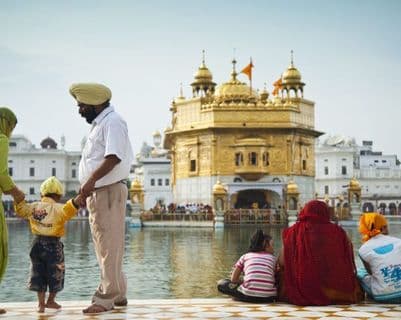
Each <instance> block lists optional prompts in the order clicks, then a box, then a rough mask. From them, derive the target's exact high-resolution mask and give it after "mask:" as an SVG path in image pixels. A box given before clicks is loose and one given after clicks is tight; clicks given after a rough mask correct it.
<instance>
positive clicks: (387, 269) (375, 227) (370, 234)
mask: <svg viewBox="0 0 401 320" xmlns="http://www.w3.org/2000/svg"><path fill="white" fill-rule="evenodd" d="M359 232H360V233H361V235H362V242H363V244H362V246H361V247H360V248H359V251H358V252H359V257H360V258H361V260H362V262H363V264H364V266H365V269H366V270H365V269H360V270H358V278H359V281H360V282H361V285H362V287H363V289H364V290H365V291H366V292H367V293H368V295H369V296H370V297H372V298H373V299H374V300H376V301H378V302H384V303H401V239H398V238H395V237H391V236H389V235H388V225H387V220H386V218H385V217H384V216H383V215H382V214H380V213H376V212H369V213H364V214H363V215H362V216H361V218H360V220H359Z"/></svg>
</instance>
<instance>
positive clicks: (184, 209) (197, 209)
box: [150, 203, 213, 214]
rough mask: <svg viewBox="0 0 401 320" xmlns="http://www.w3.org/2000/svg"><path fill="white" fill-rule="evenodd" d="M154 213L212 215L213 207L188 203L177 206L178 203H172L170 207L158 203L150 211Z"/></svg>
mask: <svg viewBox="0 0 401 320" xmlns="http://www.w3.org/2000/svg"><path fill="white" fill-rule="evenodd" d="M150 211H151V212H152V213H160V214H168V213H179V214H198V213H207V214H212V213H213V209H212V206H210V205H208V204H203V203H187V204H181V205H177V204H176V203H170V204H169V205H168V206H166V205H165V204H160V203H156V205H155V206H154V207H153V208H151V209H150Z"/></svg>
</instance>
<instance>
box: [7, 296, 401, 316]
mask: <svg viewBox="0 0 401 320" xmlns="http://www.w3.org/2000/svg"><path fill="white" fill-rule="evenodd" d="M59 303H61V304H62V305H63V308H62V309H61V310H60V311H51V310H49V311H48V310H46V312H45V313H44V314H39V313H37V312H36V302H19V303H2V304H1V307H3V308H6V310H7V313H6V314H4V315H0V320H3V319H10V320H12V319H15V320H17V319H18V320H23V319H24V320H25V319H32V320H45V319H49V320H53V319H54V320H56V319H57V320H58V319H60V320H61V319H65V320H78V319H85V320H90V319H93V320H95V319H99V320H100V319H108V320H120V319H165V320H177V319H227V318H229V319H331V320H334V319H369V318H372V319H373V318H374V320H380V319H401V305H387V304H372V303H365V304H356V305H349V306H348V305H347V306H338V305H336V306H325V307H297V306H293V305H289V304H283V303H274V304H269V305H266V304H249V303H243V302H236V301H233V300H231V299H228V298H227V299H226V298H224V299H172V300H129V301H128V306H127V307H124V308H116V309H114V310H113V311H111V312H109V313H105V314H102V315H97V316H88V315H83V314H82V309H83V308H84V307H86V306H87V301H64V302H59Z"/></svg>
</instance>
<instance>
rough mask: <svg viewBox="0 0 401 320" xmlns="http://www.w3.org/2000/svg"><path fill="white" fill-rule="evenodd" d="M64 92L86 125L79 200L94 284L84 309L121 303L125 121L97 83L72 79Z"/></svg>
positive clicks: (127, 150) (127, 153) (129, 156)
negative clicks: (96, 274)
mask: <svg viewBox="0 0 401 320" xmlns="http://www.w3.org/2000/svg"><path fill="white" fill-rule="evenodd" d="M70 93H71V95H72V96H73V97H74V98H75V100H76V101H77V105H78V111H79V113H80V115H81V116H82V117H83V118H85V119H86V121H87V122H88V123H89V124H91V125H92V128H91V130H90V133H89V136H88V139H87V140H86V143H85V146H84V148H83V151H82V158H81V161H80V163H79V180H80V183H81V188H80V194H81V196H82V199H86V203H85V201H83V203H81V205H85V204H86V206H87V207H88V209H89V214H90V215H89V221H90V226H91V231H92V239H93V244H94V248H95V252H96V256H97V260H98V263H99V268H100V274H101V277H100V284H99V286H98V288H97V290H96V292H95V293H94V295H93V297H92V305H90V306H89V307H88V308H86V309H84V310H83V312H84V313H85V314H98V313H102V312H106V311H108V310H111V309H113V307H114V306H125V305H127V299H126V292H127V280H126V276H125V275H124V273H123V271H122V262H123V255H124V240H125V210H126V200H127V197H128V189H127V184H126V179H127V178H128V174H129V172H130V166H131V162H132V160H133V153H132V148H131V143H130V140H129V138H128V128H127V124H126V122H125V121H124V120H123V119H122V117H121V116H120V115H119V114H118V113H117V112H116V111H115V110H114V107H113V106H112V105H111V104H110V99H111V90H110V89H109V88H108V87H106V86H104V85H102V84H98V83H75V84H73V85H71V87H70Z"/></svg>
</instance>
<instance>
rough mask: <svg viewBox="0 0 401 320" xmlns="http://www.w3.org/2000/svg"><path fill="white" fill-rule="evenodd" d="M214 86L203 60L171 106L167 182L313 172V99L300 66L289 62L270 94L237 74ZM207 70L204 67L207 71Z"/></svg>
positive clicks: (167, 142)
mask: <svg viewBox="0 0 401 320" xmlns="http://www.w3.org/2000/svg"><path fill="white" fill-rule="evenodd" d="M235 63H236V62H235V60H234V61H233V70H232V73H231V79H230V80H229V81H228V82H226V83H223V84H222V85H220V86H217V87H215V85H216V84H215V83H214V82H213V81H212V75H211V73H210V71H208V69H207V67H206V65H205V63H204V61H202V64H201V66H200V67H199V69H198V73H197V74H196V75H195V81H194V82H193V83H192V88H193V90H192V91H193V97H192V98H189V99H186V98H184V97H183V96H182V94H181V96H180V97H178V98H177V99H175V100H174V101H173V103H172V105H171V109H170V110H171V112H172V123H171V127H169V128H167V129H166V131H165V148H166V149H169V150H170V153H171V160H172V184H173V186H174V185H175V183H176V182H177V181H179V180H180V179H187V178H190V177H208V176H220V177H224V176H238V177H241V179H242V181H254V182H255V181H258V180H259V179H261V178H263V177H266V176H307V177H314V175H315V157H314V145H315V138H316V137H318V136H319V135H320V134H321V133H320V132H318V131H316V130H315V129H314V103H313V102H312V101H310V100H307V99H304V98H303V86H304V83H303V82H301V76H300V73H299V71H298V70H297V69H296V68H295V67H294V65H293V63H292V62H291V65H290V67H289V68H288V69H287V71H286V72H285V73H283V76H282V79H281V83H280V85H279V88H278V94H276V95H275V96H273V97H272V99H269V94H268V93H267V91H266V89H264V90H263V91H262V92H261V93H258V92H257V91H255V90H253V89H251V88H250V86H248V85H247V84H245V83H243V82H241V81H239V80H238V79H237V77H238V74H237V72H236V69H235ZM206 70H207V72H206Z"/></svg>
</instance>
